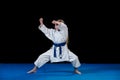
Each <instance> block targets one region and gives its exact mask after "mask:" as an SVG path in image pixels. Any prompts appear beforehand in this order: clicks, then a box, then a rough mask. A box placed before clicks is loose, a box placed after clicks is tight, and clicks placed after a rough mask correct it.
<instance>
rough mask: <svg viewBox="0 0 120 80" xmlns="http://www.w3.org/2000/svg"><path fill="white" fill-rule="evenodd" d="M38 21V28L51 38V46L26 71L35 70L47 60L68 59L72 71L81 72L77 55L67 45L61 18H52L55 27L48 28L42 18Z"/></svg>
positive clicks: (65, 29) (65, 28) (66, 33)
mask: <svg viewBox="0 0 120 80" xmlns="http://www.w3.org/2000/svg"><path fill="white" fill-rule="evenodd" d="M39 22H40V25H39V27H38V28H39V30H41V31H42V32H43V33H44V34H45V36H46V37H47V38H49V39H50V40H52V42H53V46H52V48H50V49H49V50H48V51H46V52H45V53H43V54H41V55H40V56H39V57H38V59H37V60H36V61H35V62H34V65H35V66H34V67H33V69H32V70H30V71H28V72H27V73H34V72H36V71H37V69H38V68H40V67H41V66H43V65H44V64H45V63H47V62H49V61H50V62H51V63H53V62H62V61H68V62H71V63H72V65H73V67H74V72H75V73H76V74H81V72H80V71H79V70H78V67H80V61H79V59H78V57H77V56H76V55H75V54H74V53H73V52H71V51H70V50H69V49H68V47H67V39H68V28H67V25H66V24H65V23H64V21H63V20H62V19H59V20H53V21H52V24H54V25H55V27H54V28H55V29H48V28H47V27H46V26H45V25H44V24H43V18H40V19H39Z"/></svg>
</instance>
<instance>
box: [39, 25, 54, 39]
mask: <svg viewBox="0 0 120 80" xmlns="http://www.w3.org/2000/svg"><path fill="white" fill-rule="evenodd" d="M38 29H39V30H41V31H42V32H43V33H44V34H45V36H46V37H47V38H48V39H50V40H52V41H53V34H54V29H48V28H47V27H46V26H45V25H40V26H39V27H38Z"/></svg>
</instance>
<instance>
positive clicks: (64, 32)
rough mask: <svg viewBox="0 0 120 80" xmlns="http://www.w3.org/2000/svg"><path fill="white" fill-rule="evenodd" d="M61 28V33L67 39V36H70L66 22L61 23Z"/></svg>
mask: <svg viewBox="0 0 120 80" xmlns="http://www.w3.org/2000/svg"><path fill="white" fill-rule="evenodd" d="M59 29H60V33H61V35H62V36H64V39H66V40H67V38H68V28H67V25H66V24H64V23H61V24H60V25H59Z"/></svg>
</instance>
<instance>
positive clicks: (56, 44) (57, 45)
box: [53, 42, 66, 58]
mask: <svg viewBox="0 0 120 80" xmlns="http://www.w3.org/2000/svg"><path fill="white" fill-rule="evenodd" d="M65 44H66V42H63V43H54V44H53V45H54V57H57V56H56V48H57V47H59V55H60V58H62V56H61V55H62V48H61V47H62V46H64V45H65Z"/></svg>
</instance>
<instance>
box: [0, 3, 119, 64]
mask: <svg viewBox="0 0 120 80" xmlns="http://www.w3.org/2000/svg"><path fill="white" fill-rule="evenodd" d="M88 3H89V2H88ZM88 3H87V4H86V3H84V4H83V5H81V4H82V3H80V4H79V5H78V4H76V5H75V4H74V5H71V4H69V5H68V4H67V5H66V4H63V2H61V3H60V4H51V5H46V3H43V2H41V3H39V4H36V3H32V4H28V3H22V4H18V3H16V4H13V5H10V6H8V7H4V6H3V7H4V9H3V8H2V9H1V10H2V11H1V29H0V32H1V33H0V37H1V38H0V40H1V41H0V62H1V63H6V62H7V63H14V62H15V63H28V62H34V61H35V60H36V59H37V57H38V56H39V55H40V54H42V53H43V52H45V51H47V50H48V49H49V48H50V47H51V46H52V42H51V41H50V40H49V39H47V38H46V37H45V36H44V34H43V33H42V32H41V31H39V30H38V26H39V21H38V20H39V18H40V17H43V18H44V23H45V24H46V26H48V28H53V25H52V24H51V21H52V20H53V19H59V18H61V19H63V20H64V21H65V23H66V24H67V26H68V28H69V49H70V50H71V51H72V52H73V53H74V54H76V55H77V56H78V57H79V59H80V61H81V62H82V63H120V61H119V59H120V56H119V54H120V47H119V45H120V44H119V41H120V39H119V24H118V19H119V18H118V17H119V16H118V14H119V13H118V12H119V11H118V10H117V7H118V6H117V5H115V6H114V7H113V4H110V5H109V4H107V3H105V4H98V3H96V4H88Z"/></svg>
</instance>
